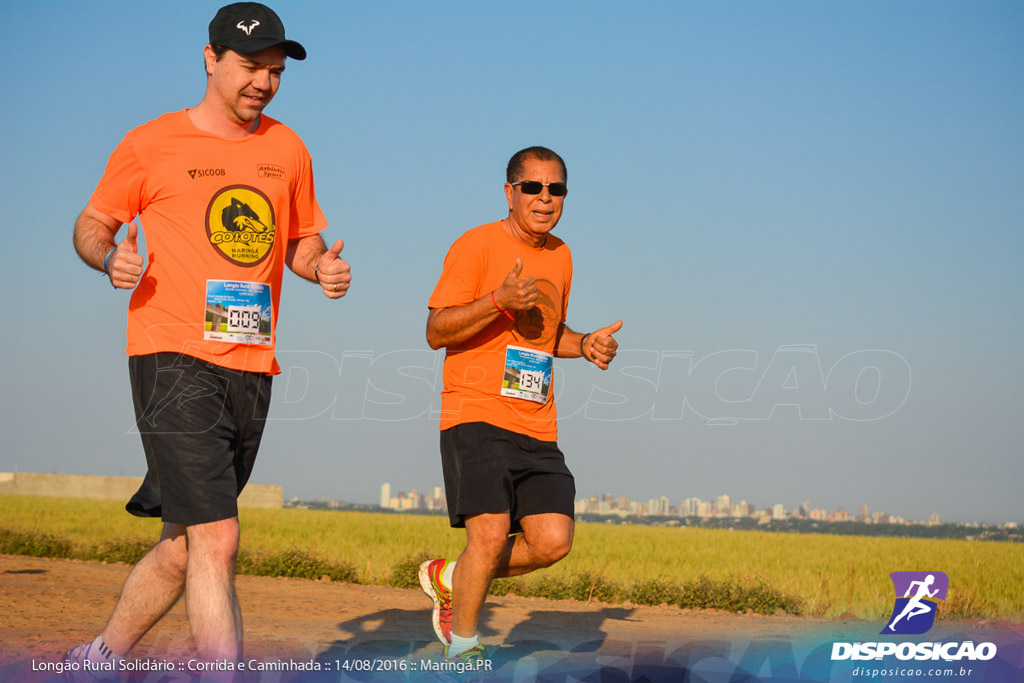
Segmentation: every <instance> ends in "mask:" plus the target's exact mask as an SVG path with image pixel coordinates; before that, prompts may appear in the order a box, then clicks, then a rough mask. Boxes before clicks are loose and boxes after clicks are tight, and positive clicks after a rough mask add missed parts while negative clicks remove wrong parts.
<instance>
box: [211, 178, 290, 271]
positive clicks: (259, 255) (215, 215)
mask: <svg viewBox="0 0 1024 683" xmlns="http://www.w3.org/2000/svg"><path fill="white" fill-rule="evenodd" d="M206 235H207V236H208V237H209V238H210V244H212V245H213V248H214V249H216V250H217V253H219V254H220V255H221V256H223V257H224V258H226V259H227V260H228V261H231V262H232V263H234V264H237V265H239V266H247V267H248V266H255V265H257V264H259V263H262V262H263V260H264V259H266V258H267V255H268V254H270V250H271V249H272V248H273V246H274V237H275V236H276V235H277V224H276V222H275V220H274V207H273V206H272V205H271V203H270V200H269V199H267V196H266V195H265V194H263V193H262V192H260V191H259V190H257V189H256V188H255V187H249V186H248V185H231V186H229V187H225V188H223V189H222V190H220V191H218V192H217V194H215V195H214V196H213V199H211V200H210V205H209V206H208V207H207V209H206Z"/></svg>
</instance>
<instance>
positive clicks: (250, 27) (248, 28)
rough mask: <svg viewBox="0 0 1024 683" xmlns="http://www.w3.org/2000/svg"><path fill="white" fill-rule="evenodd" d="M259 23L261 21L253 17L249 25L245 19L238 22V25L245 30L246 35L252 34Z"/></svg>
mask: <svg viewBox="0 0 1024 683" xmlns="http://www.w3.org/2000/svg"><path fill="white" fill-rule="evenodd" d="M259 25H260V22H258V21H256V20H255V19H252V20H251V21H250V22H249V24H248V25H246V23H245V21H240V22H238V26H237V27H238V28H240V29H242V30H243V31H245V35H247V36H251V35H252V30H253V29H254V28H256V27H257V26H259Z"/></svg>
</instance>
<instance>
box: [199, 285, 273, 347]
mask: <svg viewBox="0 0 1024 683" xmlns="http://www.w3.org/2000/svg"><path fill="white" fill-rule="evenodd" d="M273 329H274V327H273V308H272V304H271V299H270V285H269V284H267V283H266V282H239V281H235V280H207V281H206V325H205V327H204V329H203V339H209V340H211V341H222V342H232V343H235V344H253V345H257V346H265V345H268V344H270V343H271V340H272V338H273V337H272V335H273Z"/></svg>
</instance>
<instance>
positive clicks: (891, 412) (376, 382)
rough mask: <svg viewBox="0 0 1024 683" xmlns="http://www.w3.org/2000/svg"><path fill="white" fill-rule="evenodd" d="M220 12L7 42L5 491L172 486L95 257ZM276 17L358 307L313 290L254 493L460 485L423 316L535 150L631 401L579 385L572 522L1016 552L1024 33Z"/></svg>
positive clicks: (424, 9) (289, 281) (59, 16)
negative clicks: (597, 505)
mask: <svg viewBox="0 0 1024 683" xmlns="http://www.w3.org/2000/svg"><path fill="white" fill-rule="evenodd" d="M218 6H219V3H206V2H181V3H176V4H175V5H174V6H173V8H172V7H171V6H170V5H166V4H163V3H129V2H97V3H90V4H88V5H82V4H80V3H70V2H69V3H57V5H56V6H55V5H54V4H53V3H51V4H49V5H46V6H45V7H36V6H35V5H32V4H29V3H18V4H12V5H10V6H8V7H7V8H6V12H5V14H6V20H5V22H4V24H3V26H0V37H2V38H3V40H2V41H0V50H2V51H3V53H4V57H5V58H6V62H7V64H8V65H9V67H10V68H9V70H8V73H7V74H6V78H5V88H4V101H5V106H4V107H3V109H2V111H0V117H2V122H3V126H2V130H3V131H4V132H3V142H2V150H3V159H4V163H3V164H0V201H2V204H3V206H4V207H5V209H6V214H7V216H8V220H9V221H10V225H11V227H12V229H10V230H9V231H8V238H7V239H8V247H7V248H6V249H5V250H4V252H3V254H2V255H0V262H2V266H3V267H2V269H0V271H2V277H3V278H4V284H5V291H7V292H8V301H7V304H6V307H5V308H6V311H5V316H4V320H5V322H4V350H5V353H4V354H3V355H4V359H5V360H4V364H5V372H4V377H5V381H4V391H3V393H2V401H3V405H2V409H3V412H2V414H3V417H2V418H0V419H2V420H3V433H4V437H5V445H4V447H3V449H2V450H0V470H8V471H9V470H14V469H19V470H21V471H40V472H50V471H60V472H75V473H90V474H124V475H141V474H142V473H143V471H144V459H143V456H142V453H141V447H140V445H139V443H138V437H137V436H136V435H135V434H133V433H132V425H133V418H132V410H131V401H130V395H129V387H128V378H127V367H126V366H127V363H126V362H125V360H124V316H125V312H126V309H127V302H128V296H127V295H126V294H125V293H124V292H115V291H113V290H112V289H111V288H110V286H109V285H108V284H106V282H105V281H104V280H103V278H102V277H101V276H100V275H99V274H98V273H96V272H94V271H91V270H89V269H87V268H86V267H85V266H84V265H82V264H81V263H80V262H79V260H78V258H77V256H76V255H75V253H74V251H73V249H72V247H71V228H72V225H73V221H74V218H75V216H76V215H77V213H78V212H79V211H80V210H81V208H82V207H83V206H84V205H85V203H86V201H87V200H88V197H89V195H90V193H91V192H92V190H93V188H94V187H95V184H96V182H97V180H98V179H99V176H100V174H101V173H102V170H103V167H104V165H105V164H106V160H107V157H108V155H109V154H110V152H111V151H112V150H113V148H114V146H115V145H116V144H117V142H118V141H119V140H120V139H121V137H122V136H123V135H124V133H125V132H126V131H127V130H129V129H131V128H133V127H134V126H136V125H139V124H141V123H143V122H145V121H147V120H150V119H152V118H155V117H156V116H158V115H160V114H161V113H163V112H165V111H173V110H178V109H182V108H184V107H188V106H193V105H194V104H196V103H197V102H198V101H199V100H200V99H201V97H202V93H203V87H204V77H203V72H202V64H201V51H202V47H203V45H204V44H205V42H206V26H207V24H208V22H209V20H210V18H212V16H213V14H214V13H215V11H216V9H217V7H218ZM277 9H278V12H279V13H280V14H281V16H282V19H283V20H284V22H285V25H286V26H287V29H288V34H289V37H292V38H294V39H296V40H299V41H301V42H302V43H303V44H304V45H305V47H306V48H307V50H308V52H309V58H308V59H307V60H306V61H304V62H294V63H292V62H290V63H289V64H288V68H287V73H286V74H285V76H284V79H283V82H282V88H281V91H280V93H279V94H278V97H277V99H276V100H275V101H274V102H273V103H272V104H271V106H270V108H269V109H268V112H267V113H268V114H270V115H271V116H273V117H275V118H278V119H280V120H282V121H284V122H285V123H287V124H288V125H290V126H291V127H292V128H294V129H295V130H296V131H297V132H298V133H299V134H300V135H301V136H302V137H303V139H304V140H305V142H306V145H307V147H308V148H309V149H310V152H311V154H312V156H313V163H314V170H315V173H316V180H317V193H318V197H319V200H320V203H321V206H322V207H323V209H324V212H325V214H326V215H327V218H328V220H329V221H330V227H329V228H328V229H327V231H326V232H325V237H326V238H327V240H328V242H331V241H333V240H334V239H336V238H337V237H342V238H343V239H344V240H345V245H346V246H345V251H344V252H343V256H344V257H345V258H346V259H347V260H349V261H350V262H351V263H352V266H353V273H354V278H355V281H354V284H353V288H352V290H351V293H350V294H349V296H348V297H346V298H345V299H344V300H342V301H341V302H331V301H328V300H327V299H326V298H324V297H323V296H322V295H321V294H319V293H318V291H317V290H316V289H315V288H314V287H312V286H308V285H306V284H305V283H303V282H301V281H299V280H298V279H296V278H295V277H294V276H291V275H286V279H285V284H284V291H283V297H282V306H281V315H280V320H279V324H278V328H277V331H278V349H279V360H280V361H281V364H282V366H284V368H285V373H284V374H283V375H281V376H280V377H279V378H278V379H277V380H275V385H274V392H275V393H274V403H273V406H272V412H271V421H270V423H269V424H268V427H267V432H266V436H265V439H264V444H263V449H262V452H261V456H260V462H259V465H258V467H257V470H256V474H255V477H254V480H255V481H258V482H262V483H279V484H282V485H284V487H285V495H286V496H287V497H292V496H298V497H303V498H319V497H321V496H326V497H334V498H340V499H344V500H350V501H359V502H372V501H375V500H376V499H377V496H378V490H379V486H380V484H381V482H383V481H390V482H391V484H392V489H393V490H409V489H411V488H419V489H420V490H423V489H425V488H426V487H429V486H432V485H435V484H439V483H440V482H441V476H440V462H439V456H438V453H437V422H436V416H434V415H432V412H433V411H436V410H437V408H438V407H439V398H437V391H438V390H439V388H440V387H439V384H438V381H439V380H438V378H439V364H440V360H441V359H440V356H439V355H438V354H435V353H433V352H431V351H430V350H429V348H428V347H427V345H426V342H425V340H424V336H423V329H424V323H425V318H426V301H427V297H428V296H429V293H430V291H431V289H432V288H433V286H434V284H435V282H436V280H437V277H438V275H439V274H440V268H441V262H442V259H443V257H444V254H445V252H446V250H447V248H448V246H449V245H450V244H451V242H452V241H453V240H454V239H455V238H456V237H458V236H459V235H460V234H461V233H462V232H464V231H465V230H467V229H469V228H472V227H474V226H476V225H479V224H481V223H485V222H489V221H491V220H495V219H498V218H501V217H503V215H504V208H505V202H504V198H503V195H502V183H503V180H504V176H503V174H504V167H505V163H506V161H507V159H508V157H509V156H510V155H511V154H512V153H513V152H515V151H516V150H517V149H520V148H522V147H526V146H528V145H533V144H543V145H547V146H550V147H552V148H554V149H556V150H557V151H559V152H560V153H561V154H562V155H563V156H564V157H565V159H566V161H567V164H568V168H569V186H570V190H571V191H570V194H569V196H568V198H567V200H566V205H565V206H566V208H565V212H564V214H563V218H562V222H561V223H560V225H559V227H558V229H557V230H556V232H557V233H558V234H559V235H560V236H561V237H562V238H563V239H565V240H566V241H567V242H568V243H569V245H570V246H571V247H572V249H573V254H574V264H575V269H574V282H573V296H572V300H571V303H570V307H569V323H570V325H571V326H573V327H574V328H575V329H579V330H584V331H587V330H591V329H595V328H598V327H602V326H604V325H607V324H609V323H611V322H613V321H615V320H617V319H620V318H621V319H623V320H624V322H625V325H624V328H623V330H622V332H621V333H620V334H619V339H620V344H621V349H622V353H621V356H620V358H619V359H618V361H617V363H616V365H615V366H613V368H612V370H610V371H609V372H607V373H601V372H600V371H598V370H597V369H596V368H594V367H593V366H589V365H585V364H583V363H580V362H578V361H577V362H569V361H561V362H558V363H557V364H556V366H557V367H556V379H555V381H556V386H557V387H558V389H557V390H558V391H559V401H560V411H561V413H562V415H563V420H562V423H561V426H560V444H561V446H562V448H563V450H564V451H565V452H566V454H567V457H568V461H569V464H570V467H571V468H572V469H573V471H574V473H575V474H576V478H577V490H578V493H579V495H581V496H583V495H589V494H590V493H603V492H612V493H615V494H617V495H629V496H631V497H633V498H636V499H640V500H646V499H648V498H652V497H660V496H662V495H667V496H669V498H670V499H671V500H672V502H673V504H678V502H679V501H680V500H682V499H683V498H687V497H691V496H697V497H700V498H703V499H705V500H706V499H710V498H714V497H716V496H718V495H720V494H722V493H728V494H729V495H730V496H731V497H732V498H733V499H734V500H739V499H746V500H747V501H749V502H751V503H754V504H756V505H758V506H759V507H762V506H765V505H770V504H773V503H777V502H781V503H783V504H785V505H786V506H787V508H793V507H796V506H797V505H799V504H800V503H801V502H803V501H804V500H810V501H811V504H812V506H813V507H822V508H827V509H835V508H837V507H839V506H845V507H846V508H847V509H848V510H856V509H859V508H860V506H861V505H863V504H867V505H868V506H869V507H870V508H871V509H872V510H878V509H881V510H885V511H888V512H890V513H893V514H899V515H903V516H906V517H911V518H926V517H927V516H928V515H929V514H930V513H932V512H938V513H939V514H940V515H941V517H942V518H943V519H944V520H949V521H988V522H1003V521H1007V520H1014V521H1017V522H1024V506H1022V504H1021V502H1020V500H1021V498H1020V492H1019V487H1020V482H1021V481H1022V480H1024V458H1022V457H1021V443H1022V442H1024V427H1022V422H1024V421H1022V420H1021V417H1020V416H1021V414H1022V412H1024V411H1022V409H1024V399H1022V392H1021V390H1020V384H1021V380H1022V379H1024V362H1022V355H1021V353H1022V352H1021V349H1022V347H1024V315H1022V313H1024V230H1022V228H1024V192H1022V191H1021V188H1022V187H1024V127H1022V126H1021V125H1020V122H1021V121H1024V87H1022V86H1024V47H1022V45H1021V42H1020V40H1019V36H1020V34H1021V29H1022V28H1024V6H1021V5H1020V4H1019V3H1009V2H990V3H973V2H966V1H964V2H903V3H883V2H867V3H861V2H840V3H818V2H788V3H773V4H768V3H713V2H700V3H698V2H681V3H675V2H646V3H634V4H632V5H628V6H626V5H623V4H622V3H611V2H564V3H531V2H519V3H502V4H498V3H481V2H447V3H431V4H429V5H428V4H423V3H413V2H388V3H352V2H302V1H296V2H290V3H288V4H287V5H283V4H282V5H279V6H278V7H277ZM41 27H45V31H43V32H42V33H41ZM40 35H45V39H40V38H39V36H40Z"/></svg>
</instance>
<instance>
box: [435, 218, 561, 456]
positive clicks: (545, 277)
mask: <svg viewBox="0 0 1024 683" xmlns="http://www.w3.org/2000/svg"><path fill="white" fill-rule="evenodd" d="M517 258H521V259H522V260H523V271H522V274H521V277H525V276H530V277H533V278H534V279H535V280H536V282H537V289H538V290H539V292H540V298H539V299H538V302H537V305H536V306H535V307H534V308H533V309H531V310H529V311H515V312H513V311H510V312H509V313H513V314H514V315H515V323H514V324H513V322H512V320H510V319H509V318H508V317H507V316H505V315H499V316H498V317H497V318H496V319H495V320H494V321H493V322H492V323H491V324H490V325H488V326H487V327H486V328H484V329H483V330H482V331H481V332H480V333H479V334H477V335H476V336H475V337H473V338H472V339H470V340H469V341H467V342H465V343H463V344H461V345H459V346H450V347H448V349H447V353H446V355H445V361H444V390H443V391H442V392H441V429H448V428H449V427H453V426H455V425H457V424H464V423H468V422H486V423H488V424H491V425H494V426H496V427H501V428H502V429H508V430H509V431H513V432H518V433H520V434H527V435H529V436H532V437H534V438H536V439H540V440H541V441H557V440H558V423H557V421H556V411H555V399H554V392H553V391H551V381H550V375H549V376H548V378H547V379H546V380H545V383H544V387H543V390H544V391H543V393H544V394H545V395H546V396H547V401H546V402H544V403H541V402H538V401H537V400H536V399H535V400H529V399H526V398H518V397H515V396H508V395H504V396H503V395H502V390H503V388H504V389H505V390H506V392H508V391H510V390H512V391H513V393H515V389H516V388H517V387H519V386H520V382H521V380H522V378H521V377H520V376H519V372H520V370H519V368H517V367H515V366H516V363H517V360H516V359H518V358H520V357H521V356H524V355H525V356H532V355H534V354H531V353H530V351H531V350H536V351H541V352H544V353H547V354H551V355H553V354H554V350H555V334H556V332H557V331H558V327H559V325H561V324H562V323H564V322H565V312H566V308H567V307H568V305H569V289H570V287H571V286H572V255H571V254H570V253H569V247H568V246H567V245H566V244H565V242H563V241H562V240H560V239H559V238H557V237H555V236H554V235H550V234H549V235H548V238H547V242H546V243H545V244H544V246H543V247H541V248H534V247H530V246H527V245H526V244H523V243H522V242H520V241H519V240H516V239H514V238H513V237H512V236H511V235H509V234H508V233H507V232H506V230H505V227H504V224H503V222H502V221H498V222H496V223H488V224H487V225H481V226H480V227H477V228H473V229H472V230H470V231H469V232H467V233H466V234H464V235H463V236H462V237H460V238H459V239H458V240H456V242H455V244H453V245H452V247H451V249H449V250H448V255H447V256H445V259H444V270H443V272H442V273H441V279H440V280H439V281H438V283H437V286H436V287H435V288H434V293H433V294H431V296H430V301H429V303H428V304H427V305H428V306H429V307H430V308H448V307H450V306H465V305H466V304H470V303H472V302H474V301H476V300H477V299H479V298H480V297H483V296H490V293H491V292H493V291H494V290H495V289H497V288H498V287H500V286H501V284H502V283H503V282H504V281H505V277H506V276H507V275H508V273H509V271H511V270H512V268H513V267H514V266H515V264H516V259H517ZM509 347H514V348H513V349H511V350H510V349H509ZM517 349H523V350H524V351H519V350H517ZM510 354H511V355H510Z"/></svg>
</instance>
